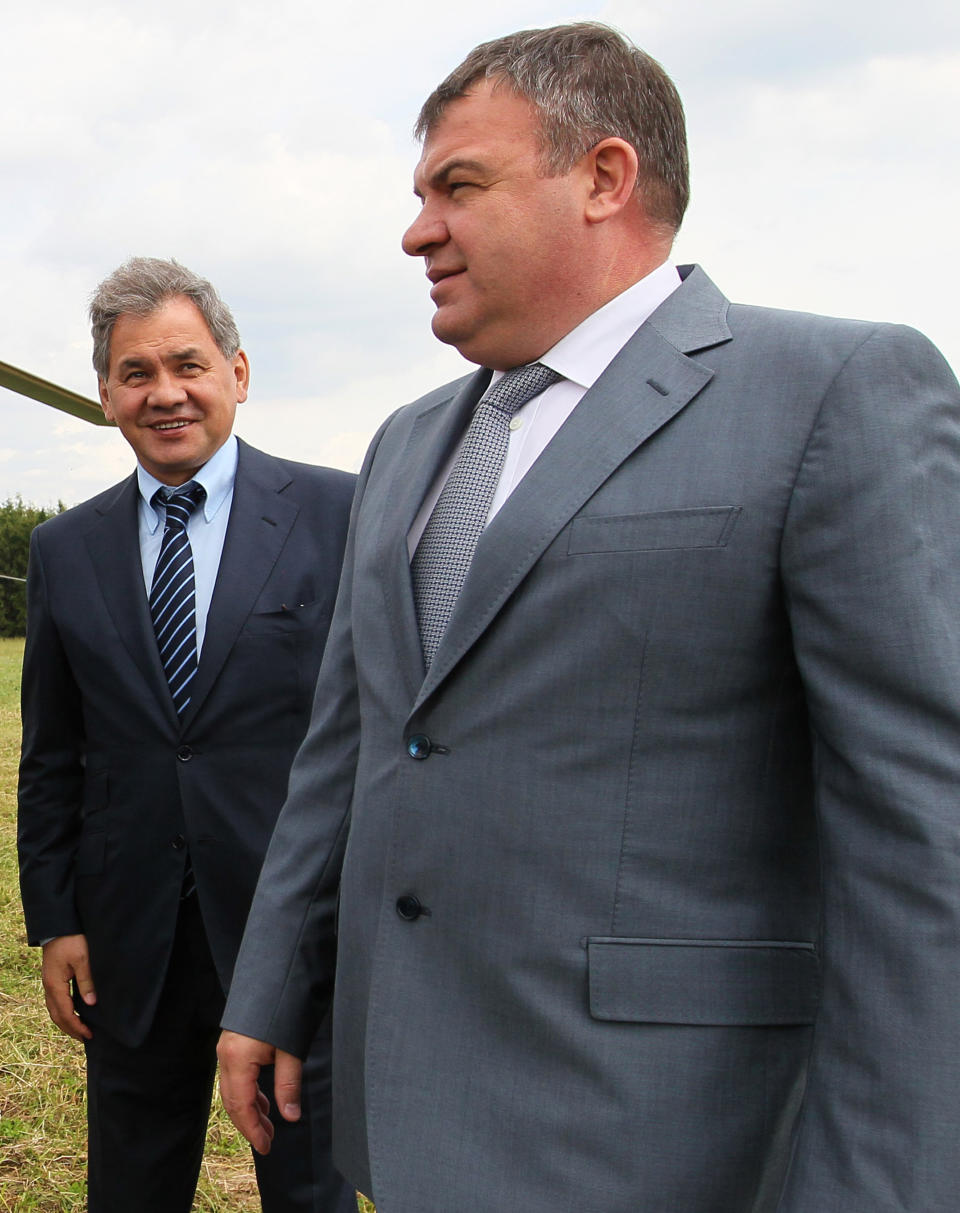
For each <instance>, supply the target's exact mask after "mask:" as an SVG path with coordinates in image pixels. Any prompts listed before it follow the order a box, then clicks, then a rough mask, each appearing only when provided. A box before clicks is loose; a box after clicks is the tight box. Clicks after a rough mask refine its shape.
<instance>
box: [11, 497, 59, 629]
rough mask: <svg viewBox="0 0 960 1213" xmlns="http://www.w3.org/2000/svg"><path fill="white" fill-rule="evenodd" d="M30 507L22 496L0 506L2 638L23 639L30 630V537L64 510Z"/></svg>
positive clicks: (12, 498)
mask: <svg viewBox="0 0 960 1213" xmlns="http://www.w3.org/2000/svg"><path fill="white" fill-rule="evenodd" d="M64 508H65V507H64V505H63V502H60V504H59V505H58V506H57V508H56V509H49V510H47V509H41V508H40V507H39V506H35V505H28V504H27V503H26V502H24V501H23V499H22V498H21V497H19V496H17V497H9V498H8V499H7V500H6V501H4V502H0V574H2V577H0V636H23V635H25V634H26V626H27V595H26V592H25V591H26V586H25V585H24V583H23V582H22V581H18V580H14V579H15V578H21V577H26V575H27V557H28V555H29V552H30V533H31V532H32V530H33V528H34V527H35V526H36V525H37V523H39V522H43V521H44V519H46V518H52V517H53V515H54V514H60V513H62V512H63V510H64Z"/></svg>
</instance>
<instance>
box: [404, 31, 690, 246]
mask: <svg viewBox="0 0 960 1213" xmlns="http://www.w3.org/2000/svg"><path fill="white" fill-rule="evenodd" d="M481 79H492V80H493V81H494V82H495V83H502V84H504V85H506V86H508V87H510V88H512V89H513V90H514V91H515V92H516V93H517V94H519V95H520V96H521V97H525V98H526V100H527V101H529V102H530V103H531V104H532V105H533V107H534V108H535V109H536V111H537V113H538V115H539V118H540V125H541V139H542V148H541V151H542V156H543V161H542V164H543V171H544V173H545V175H548V176H554V175H559V174H562V173H567V172H569V171H570V169H572V168H573V166H574V165H575V164H576V163H577V161H578V160H579V159H580V158H581V157H582V156H583V155H585V154H586V153H587V152H588V151H589V150H590V148H591V147H593V146H594V145H595V144H596V143H599V142H600V140H601V139H607V138H609V137H610V136H615V137H617V138H619V139H623V140H625V141H626V142H627V143H629V144H630V145H631V146H632V147H633V148H634V150H635V151H636V153H637V157H638V159H639V161H640V171H639V175H638V178H637V192H638V194H639V195H640V198H641V199H642V202H643V206H644V210H645V212H646V215H647V217H648V218H649V219H650V220H651V222H653V223H658V224H664V225H666V226H668V227H669V228H670V229H671V230H672V231H676V230H677V229H678V228H679V227H680V223H681V221H682V219H683V215H684V212H685V210H686V208H687V202H688V201H689V198H690V183H689V168H688V161H687V134H686V124H685V122H684V116H683V103H682V102H681V100H680V95H679V93H678V92H677V90H676V87H675V86H674V84H673V81H672V80H671V79H670V77H669V76H668V75H667V74H666V72H665V71H664V70H663V68H662V67H661V66H660V64H659V63H657V61H656V60H655V59H651V57H650V56H649V55H647V54H645V53H644V52H643V51H641V50H639V49H638V48H637V47H635V46H634V45H633V44H632V43H631V42H628V41H627V39H626V38H624V37H623V36H622V35H621V34H619V33H617V31H616V30H613V29H611V28H610V27H609V26H608V25H602V24H601V23H600V22H594V21H583V22H577V23H574V24H571V25H555V26H552V27H551V28H549V29H534V30H521V31H520V32H519V33H516V34H508V35H507V36H506V37H504V38H497V39H495V40H494V41H492V42H483V43H481V45H480V46H477V47H475V48H474V49H473V50H472V51H471V52H470V54H469V55H467V57H466V59H464V61H463V63H461V64H460V66H459V67H457V68H454V70H453V71H452V72H451V73H450V75H449V76H447V78H446V80H444V81H443V83H442V84H440V85H438V86H437V88H435V89H434V91H433V92H432V93H431V94H430V96H429V97H428V98H427V100H426V101H425V102H424V105H423V108H422V109H421V111H420V116H419V117H418V118H417V122H416V126H415V127H414V133H415V135H416V136H417V138H418V139H424V138H425V137H426V136H427V135H428V134H429V133H430V131H431V130H432V129H433V127H434V126H435V124H436V123H437V122H438V121H439V120H440V118H441V117H442V116H443V114H444V111H445V110H446V108H447V106H448V105H449V104H450V102H451V101H454V100H456V99H457V98H458V97H462V96H464V94H465V93H467V92H468V91H469V88H470V86H471V85H472V84H474V83H475V82H476V81H477V80H481Z"/></svg>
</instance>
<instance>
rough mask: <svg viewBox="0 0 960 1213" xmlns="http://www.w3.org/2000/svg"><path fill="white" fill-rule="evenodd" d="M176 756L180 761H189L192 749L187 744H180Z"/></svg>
mask: <svg viewBox="0 0 960 1213" xmlns="http://www.w3.org/2000/svg"><path fill="white" fill-rule="evenodd" d="M177 757H178V758H179V759H180V761H181V762H189V761H190V759H191V758H192V757H193V750H191V749H190V747H189V746H188V745H182V746H181V747H180V749H179V750H177Z"/></svg>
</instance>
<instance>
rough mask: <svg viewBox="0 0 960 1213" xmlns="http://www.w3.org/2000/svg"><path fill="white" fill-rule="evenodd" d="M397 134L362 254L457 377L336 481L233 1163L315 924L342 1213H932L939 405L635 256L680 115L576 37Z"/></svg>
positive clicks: (812, 325)
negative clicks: (321, 625) (387, 200)
mask: <svg viewBox="0 0 960 1213" xmlns="http://www.w3.org/2000/svg"><path fill="white" fill-rule="evenodd" d="M419 131H420V133H421V134H422V135H423V136H424V145H423V154H422V157H421V159H420V163H419V165H418V166H417V169H416V173H415V178H414V179H415V186H416V192H417V194H418V195H419V197H420V200H421V210H420V213H419V216H418V217H417V218H416V219H415V221H414V223H413V224H412V226H411V227H410V229H409V230H408V231H407V233H406V235H405V237H404V248H405V250H406V251H407V252H408V253H409V254H411V255H413V256H419V257H423V258H424V261H425V264H426V272H427V277H428V278H429V280H430V282H431V284H432V288H431V296H432V298H433V301H434V303H435V305H436V313H435V316H434V321H433V328H434V332H435V333H436V335H437V336H438V337H439V338H440V339H441V340H443V341H447V342H450V343H452V344H453V345H455V346H456V347H457V348H458V349H459V350H460V351H461V352H462V353H463V354H464V355H465V356H466V357H467V358H468V359H470V360H472V361H474V362H477V363H479V364H480V366H481V367H482V368H486V369H481V370H479V371H478V372H476V374H474V375H472V376H470V377H467V378H466V379H463V380H461V381H459V382H457V383H454V384H450V385H448V386H446V387H442V388H439V389H438V390H437V391H435V392H432V393H431V394H429V395H428V396H425V397H424V398H423V399H421V400H418V401H417V402H415V403H414V404H412V405H410V406H408V407H407V408H405V409H401V410H400V411H399V412H398V413H396V414H395V415H394V416H393V417H391V418H390V419H389V420H388V421H387V423H386V424H385V425H384V426H383V427H382V429H381V431H380V432H379V433H378V434H377V436H376V438H375V440H374V443H373V445H372V447H371V449H370V452H369V454H368V457H367V460H366V464H365V466H364V468H363V471H362V473H361V480H360V485H359V489H358V495H357V498H356V501H355V504H354V510H353V515H352V521H351V530H350V536H349V538H348V543H347V553H346V558H345V566H344V567H345V576H344V580H343V583H342V585H341V591H340V596H339V599H338V605H337V609H336V613H335V616H334V621H333V625H332V628H331V634H330V643H329V645H328V648H327V652H326V654H325V657H324V662H323V667H322V670H321V674H320V681H319V686H318V697H317V701H316V704H315V707H314V715H313V719H312V722H311V726H310V729H309V730H308V734H307V738H306V740H305V742H304V745H303V747H302V748H301V750H300V753H299V755H298V758H297V760H296V762H295V764H294V769H293V773H292V777H291V787H290V794H289V798H288V801H287V804H286V806H285V809H284V811H283V813H282V815H281V818H280V822H279V824H278V829H277V831H276V833H275V836H274V840H273V842H272V844H271V849H270V851H269V853H268V857H267V861H266V864H265V868H264V872H263V876H262V878H261V881H260V883H259V886H258V891H257V895H256V898H255V902H254V908H253V911H252V914H251V918H250V921H249V924H248V927H247V931H246V934H245V938H244V942H243V945H242V947H241V953H240V958H239V961H238V967H237V976H236V980H235V983H234V986H233V989H232V992H231V996H230V999H229V1001H228V1006H227V1010H226V1014H225V1020H224V1022H225V1025H226V1027H227V1028H228V1029H231V1031H229V1032H228V1033H226V1034H225V1036H224V1037H223V1039H222V1041H221V1045H220V1055H221V1061H222V1063H223V1067H224V1068H223V1090H224V1094H225V1098H226V1102H227V1106H228V1107H229V1108H230V1110H231V1112H232V1114H233V1115H234V1118H235V1120H236V1122H237V1124H238V1125H239V1126H240V1127H241V1128H242V1129H243V1131H244V1132H245V1133H246V1134H247V1135H248V1137H249V1138H250V1140H251V1141H252V1142H253V1144H254V1145H255V1147H256V1148H258V1149H266V1148H268V1145H269V1138H270V1127H269V1124H268V1122H267V1121H266V1120H265V1118H264V1108H263V1105H262V1102H258V1101H257V1100H256V1099H255V1094H254V1090H255V1089H254V1085H253V1075H254V1074H255V1073H256V1068H257V1066H258V1065H262V1064H267V1063H268V1062H271V1061H273V1060H274V1057H275V1056H276V1060H277V1080H278V1081H277V1087H276V1094H277V1098H278V1101H279V1103H280V1106H281V1109H282V1110H283V1111H284V1114H285V1115H295V1114H296V1083H297V1070H298V1063H297V1061H296V1058H297V1057H299V1056H301V1055H302V1053H303V1050H304V1047H305V1043H306V1041H308V1040H309V1038H310V1034H311V1033H312V1031H313V1030H314V1027H315V1025H316V1023H317V1022H318V1020H319V1018H320V1017H321V1016H322V1014H323V1013H324V1009H325V1007H326V1005H327V1000H328V998H329V995H330V989H331V985H332V971H333V951H334V937H335V934H336V935H337V937H338V939H337V948H338V958H339V959H338V968H337V974H336V990H335V997H334V1142H335V1157H336V1158H337V1159H338V1161H339V1165H340V1166H341V1167H342V1168H343V1170H344V1172H345V1173H346V1174H347V1175H348V1176H349V1177H350V1178H351V1179H352V1180H353V1181H354V1182H355V1183H356V1184H357V1185H358V1186H359V1187H360V1188H361V1189H362V1190H363V1191H365V1192H368V1193H370V1194H371V1195H372V1196H373V1198H374V1199H375V1201H376V1203H377V1207H378V1211H379V1213H413V1211H416V1213H452V1211H454V1210H455V1211H456V1213H504V1211H505V1210H514V1209H517V1210H519V1209H522V1210H524V1213H601V1211H602V1213H774V1211H776V1213H894V1211H896V1213H907V1211H908V1210H909V1211H910V1213H952V1211H953V1210H955V1208H956V1200H957V1192H958V1191H960V1095H958V1092H960V1013H958V1007H960V541H958V536H960V525H958V517H960V393H958V388H957V384H956V380H955V379H954V378H953V376H952V374H951V373H950V371H949V369H948V368H947V366H946V365H945V363H944V362H943V360H942V358H941V357H940V356H939V355H938V354H937V352H936V351H935V350H934V349H933V348H932V347H931V346H930V345H929V343H928V342H926V341H925V340H924V339H923V338H922V337H920V336H919V335H918V334H916V333H914V332H912V331H910V330H907V329H904V328H898V327H892V326H888V325H877V324H866V323H855V322H851V321H839V320H827V319H823V318H821V317H814V316H808V315H800V314H793V313H787V312H778V311H772V310H768V309H761V308H753V307H743V306H739V305H735V304H731V303H729V302H728V301H727V300H726V299H725V298H724V297H723V295H722V294H721V293H720V291H719V290H718V289H717V288H716V287H715V286H714V285H713V283H712V282H711V281H710V280H709V279H708V278H707V276H706V274H705V273H704V272H703V271H702V270H700V269H699V268H696V267H690V266H686V267H674V266H673V265H671V264H670V261H669V253H670V248H671V241H672V238H673V234H674V232H675V230H676V228H677V226H678V225H679V222H680V219H681V216H682V214H683V209H684V205H685V202H686V197H687V184H686V182H687V172H686V167H687V166H686V152H685V139H684V131H683V117H682V109H681V105H680V102H679V99H678V97H677V95H676V92H675V90H674V88H673V86H672V84H671V83H670V81H669V80H668V79H667V78H666V77H665V75H664V74H663V72H662V70H661V69H660V68H659V67H658V65H657V64H655V63H654V62H652V61H651V60H650V59H649V58H648V57H646V56H645V55H643V54H642V53H641V52H639V51H636V50H635V49H634V48H632V47H630V46H629V45H628V44H626V43H625V42H624V41H623V40H622V39H621V38H620V37H619V36H618V35H616V34H614V33H613V32H612V31H610V30H608V29H606V28H605V27H602V26H595V25H579V26H569V27H560V28H557V29H552V30H545V31H533V32H526V33H521V34H516V35H513V36H511V37H508V38H504V39H500V40H498V41H496V42H493V43H489V44H486V45H484V46H481V47H478V48H477V49H476V50H475V51H474V52H473V53H472V54H471V55H470V56H469V57H468V58H467V60H466V61H465V63H464V64H463V65H461V67H459V68H457V69H456V70H455V71H454V72H453V74H452V75H451V76H450V77H449V78H448V79H447V80H446V81H445V82H444V83H443V84H441V85H440V87H439V88H438V89H437V90H436V91H435V92H434V94H433V95H432V96H431V97H430V98H429V100H428V101H427V103H426V105H425V106H424V109H423V110H422V112H421V117H420V123H419ZM532 363H539V364H541V365H542V366H543V367H546V368H547V371H546V372H542V371H540V370H535V371H531V370H530V369H529V364H532ZM514 368H522V370H521V371H518V372H517V374H513V369H514ZM491 372H493V373H492V374H491ZM502 372H507V374H502ZM528 380H531V381H532V385H529V386H528V384H527V381H528ZM545 385H546V386H545ZM538 389H540V394H539V395H535V396H534V397H533V398H532V399H530V400H529V401H528V402H527V403H525V404H523V403H522V400H523V398H524V397H525V396H526V394H527V393H528V392H529V391H531V390H532V391H534V392H536V391H537V390H538ZM485 394H486V395H485ZM498 413H499V414H500V415H501V416H500V418H497V417H496V416H495V415H496V414H498ZM481 481H484V482H489V484H488V495H487V496H486V497H484V496H483V495H482V494H481V493H479V492H476V491H475V489H476V486H477V484H478V483H479V482H481ZM478 513H479V514H480V515H482V517H481V520H480V523H479V525H478V524H477V523H476V516H477V514H478ZM484 524H485V525H484ZM471 527H472V528H473V529H471ZM477 533H479V537H478V538H476V539H475V547H474V546H473V545H474V537H475V535H476V534H477ZM461 581H462V586H461V584H460V582H461ZM341 864H342V880H341V883H340V901H339V914H337V884H338V881H337V876H338V873H339V872H340V869H341ZM337 919H338V921H339V926H337Z"/></svg>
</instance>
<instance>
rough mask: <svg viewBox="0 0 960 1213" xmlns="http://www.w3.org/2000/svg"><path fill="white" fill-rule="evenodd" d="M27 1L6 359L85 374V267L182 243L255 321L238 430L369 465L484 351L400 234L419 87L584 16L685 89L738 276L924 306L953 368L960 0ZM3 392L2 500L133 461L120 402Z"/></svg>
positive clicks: (707, 224) (312, 457)
mask: <svg viewBox="0 0 960 1213" xmlns="http://www.w3.org/2000/svg"><path fill="white" fill-rule="evenodd" d="M11 7H12V6H6V11H5V12H4V16H3V68H2V72H0V269H2V277H0V282H2V285H3V289H2V291H0V360H3V361H6V362H11V363H13V364H14V365H16V366H20V367H23V368H25V369H27V370H30V371H33V372H34V373H35V374H38V375H41V376H43V377H45V378H48V379H52V380H54V381H55V382H57V383H61V384H63V385H65V386H67V387H70V388H73V389H74V390H76V391H80V392H82V393H84V394H85V395H88V396H94V397H95V395H96V382H95V379H94V376H93V371H92V369H91V367H90V337H89V331H88V328H87V321H86V305H87V301H88V298H89V295H90V292H91V291H92V290H93V288H94V287H95V286H96V284H97V282H99V281H100V279H101V278H103V277H104V276H105V275H106V274H108V273H109V272H110V271H111V270H112V269H114V268H115V267H116V266H117V265H118V264H119V263H120V262H121V261H123V260H124V259H125V258H127V257H129V256H131V255H136V254H145V255H150V256H160V257H168V256H173V257H176V258H177V259H178V260H180V261H182V262H184V263H185V264H186V265H188V266H190V267H191V268H192V269H195V270H197V271H199V272H200V273H202V274H204V275H205V276H207V277H208V278H210V279H211V280H212V281H213V283H214V284H215V285H216V286H217V288H218V289H219V291H220V293H221V294H222V295H223V297H224V298H225V299H226V300H227V302H228V303H229V304H230V306H231V307H232V309H233V311H234V314H235V316H236V318H237V322H238V324H239V326H240V331H241V334H242V337H243V342H244V346H245V348H246V350H247V352H248V354H249V356H250V360H251V363H252V367H253V383H252V390H251V396H250V399H249V401H248V402H247V403H246V404H244V405H242V406H240V410H239V413H238V424H237V429H238V432H239V433H240V434H241V435H242V436H243V437H245V438H248V439H249V440H250V441H252V442H255V443H256V444H257V445H259V446H262V447H263V448H265V449H266V450H269V451H272V452H274V453H276V454H280V455H287V456H291V457H293V458H299V459H305V460H309V461H313V462H319V463H330V464H335V465H337V466H340V467H346V468H350V469H355V468H356V467H357V466H358V464H359V461H360V459H361V458H362V454H363V451H364V449H365V447H366V444H367V441H368V440H369V438H370V437H371V435H372V434H373V432H374V430H375V428H376V426H377V424H378V423H379V422H380V421H381V420H382V419H383V417H384V416H386V414H387V413H388V412H390V411H392V410H393V409H394V408H395V407H396V406H397V405H398V404H402V403H404V402H406V401H407V400H410V399H413V398H415V397H416V396H418V395H420V394H421V393H422V392H424V391H427V390H428V389H430V388H431V387H433V386H436V385H437V384H438V383H441V382H443V381H445V380H447V379H450V378H453V377H455V376H456V375H458V374H460V373H462V371H463V370H465V369H467V367H466V364H465V363H463V362H462V361H461V359H460V358H459V355H457V354H456V352H455V351H453V350H451V349H448V348H446V347H444V346H441V345H439V344H438V343H437V342H436V340H435V339H434V338H433V337H432V335H431V333H430V328H429V319H430V315H431V312H432V305H431V303H430V301H429V298H428V296H427V290H426V287H427V283H426V281H425V279H424V278H423V270H422V264H421V263H419V262H414V261H412V260H410V259H408V258H407V257H405V256H404V255H403V253H402V252H401V251H400V245H399V241H400V236H401V233H402V232H403V229H404V228H405V226H406V225H407V224H408V223H409V222H410V220H411V219H412V218H413V215H414V214H415V209H416V203H415V200H414V198H413V195H412V192H411V173H412V170H413V166H414V164H415V162H416V159H417V155H418V149H417V147H416V145H415V144H414V141H413V139H412V136H411V134H410V128H411V126H412V123H413V121H414V118H415V116H416V113H417V110H418V108H419V105H420V103H421V101H422V100H423V98H424V97H425V96H426V94H427V93H428V92H429V91H430V90H431V89H432V88H433V86H434V85H435V84H436V83H438V81H439V80H440V79H442V77H443V76H444V75H445V74H446V73H447V72H448V71H449V70H450V69H451V68H452V67H453V66H455V64H457V63H458V62H459V61H460V60H461V59H462V58H463V56H464V55H465V54H466V53H467V51H469V50H470V48H471V47H472V46H473V45H475V44H476V43H477V42H480V41H483V40H485V39H487V38H491V37H496V36H497V35H499V34H503V33H507V32H509V31H511V30H514V29H520V28H525V27H529V26H542V25H550V24H554V23H557V22H560V21H567V20H574V19H582V18H596V19H600V20H604V21H607V22H609V23H610V24H612V25H615V26H616V27H617V28H619V29H620V30H622V31H623V32H624V33H626V34H627V35H628V36H630V37H631V38H632V39H633V40H634V41H635V42H636V43H637V44H638V45H640V46H642V47H643V48H644V49H645V50H647V51H649V52H650V53H651V54H652V55H654V56H655V57H656V58H657V59H659V60H660V61H661V62H662V63H663V65H664V66H665V67H666V69H667V71H668V72H669V73H670V74H671V75H672V76H673V78H674V80H675V81H676V83H677V85H678V87H679V89H680V92H681V95H682V96H683V98H684V101H685V105H686V109H687V118H688V124H689V130H690V142H691V157H692V168H693V201H692V204H691V208H690V211H689V213H688V218H687V221H686V223H685V224H684V228H683V230H682V232H681V235H680V238H679V240H678V242H677V246H676V250H675V253H676V258H677V260H679V261H681V262H682V261H698V262H700V263H701V264H702V265H703V266H704V267H705V268H706V270H707V272H708V273H709V274H710V275H711V276H712V277H713V279H714V281H715V282H717V284H718V285H719V286H720V287H721V289H723V290H724V291H725V293H726V294H727V295H729V296H730V297H731V298H733V299H735V300H738V301H742V302H752V303H766V304H773V305H776V306H783V307H794V308H801V309H805V310H810V311H819V312H826V313H830V314H833V315H846V316H860V317H864V318H867V319H882V320H898V321H904V322H906V323H909V324H912V325H915V326H916V327H917V328H920V329H921V330H923V331H924V332H926V333H927V334H928V335H929V336H930V337H931V338H932V339H933V340H934V341H935V342H936V343H937V344H938V345H939V346H940V348H941V349H942V350H943V352H944V353H945V354H946V356H947V358H948V359H949V360H950V361H951V363H952V364H953V366H954V368H955V369H960V332H958V324H957V319H956V304H955V301H954V299H955V283H954V279H955V277H956V274H957V271H958V269H960V236H958V215H960V157H958V140H957V128H958V119H960V5H957V4H956V2H955V0H912V3H909V4H905V3H903V0H896V2H894V0H830V2H829V3H828V2H826V0H780V2H779V3H772V2H771V0H726V2H725V3H718V2H717V0H650V2H649V3H642V2H639V0H612V2H611V3H607V4H586V5H584V6H582V7H571V8H567V7H564V6H563V5H562V4H552V3H539V2H537V0H510V2H509V3H506V2H505V0H484V3H482V4H479V5H477V7H476V8H475V9H474V8H473V6H472V5H471V6H464V9H463V10H459V9H457V10H456V11H454V10H452V9H451V7H450V6H448V5H447V4H441V3H440V2H439V0H405V2H404V3H402V4H396V3H386V2H385V0H372V2H368V3H366V4H362V5H360V4H357V5H351V6H348V5H338V6H337V10H336V11H331V6H330V5H328V4H324V3H320V4H317V3H316V2H315V0H311V2H305V0H271V3H269V4H267V3H262V4H260V3H258V4H253V3H244V2H243V0H232V2H231V3H229V4H228V3H220V2H218V0H217V2H210V0H190V2H189V3H187V2H186V0H167V3H165V4H163V5H160V6H157V7H156V9H150V8H149V7H147V8H144V7H142V6H132V5H129V4H128V3H122V4H121V3H119V2H118V0H106V2H98V0H88V2H87V3H86V4H84V5H82V6H79V5H76V4H75V3H73V2H72V0H71V2H70V3H67V2H66V0H44V3H43V4H32V5H18V6H16V8H15V9H14V10H13V11H11ZM0 410H2V419H3V430H2V434H0V500H3V499H6V498H7V497H9V496H11V495H15V494H20V495H21V496H22V497H23V498H24V499H25V500H27V501H30V502H34V503H36V504H39V505H47V504H52V503H54V502H56V501H57V500H58V499H62V500H63V501H65V502H66V503H67V504H74V503H76V502H77V501H80V500H82V499H83V498H85V497H87V496H89V495H90V494H92V493H94V492H96V491H98V490H99V489H101V488H104V487H106V486H107V485H108V484H111V483H113V482H114V481H116V480H118V479H119V478H120V477H121V476H123V475H124V474H125V473H126V472H127V471H129V470H130V468H131V467H132V462H131V460H132V456H131V454H130V452H129V448H127V447H126V445H125V443H124V442H123V439H122V438H121V437H120V436H119V434H117V433H116V432H114V431H111V430H105V429H101V428H97V427H94V426H91V425H89V424H86V423H84V422H82V421H78V420H75V419H73V418H70V417H68V416H66V415H64V414H62V413H58V412H55V411H54V410H52V409H49V408H47V407H45V406H44V405H41V404H37V403H35V402H33V401H30V400H27V399H24V398H23V397H20V396H16V395H14V394H12V393H9V392H5V391H3V390H2V389H0Z"/></svg>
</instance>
